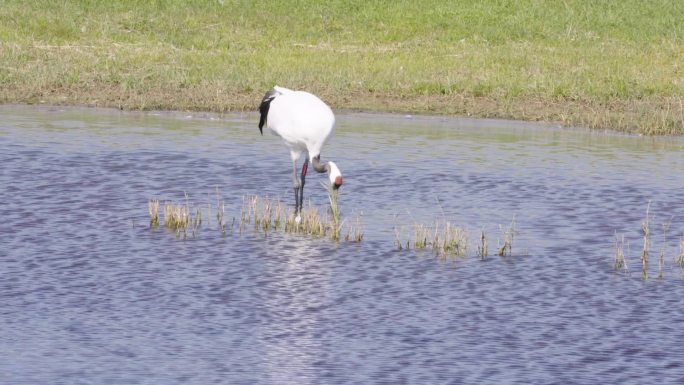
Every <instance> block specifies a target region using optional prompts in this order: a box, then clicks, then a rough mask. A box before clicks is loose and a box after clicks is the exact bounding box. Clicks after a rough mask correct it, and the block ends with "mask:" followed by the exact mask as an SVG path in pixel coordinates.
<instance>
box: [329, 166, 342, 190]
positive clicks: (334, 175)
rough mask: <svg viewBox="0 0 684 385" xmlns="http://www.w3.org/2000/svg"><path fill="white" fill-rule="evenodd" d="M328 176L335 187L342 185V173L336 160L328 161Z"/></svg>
mask: <svg viewBox="0 0 684 385" xmlns="http://www.w3.org/2000/svg"><path fill="white" fill-rule="evenodd" d="M328 178H330V185H331V186H332V188H333V189H335V190H337V189H338V188H340V186H342V173H341V172H340V169H339V168H337V165H336V164H335V162H328Z"/></svg>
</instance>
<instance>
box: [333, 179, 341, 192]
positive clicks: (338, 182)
mask: <svg viewBox="0 0 684 385" xmlns="http://www.w3.org/2000/svg"><path fill="white" fill-rule="evenodd" d="M340 186H342V176H337V177H335V183H333V189H334V190H337V189H338V188H340Z"/></svg>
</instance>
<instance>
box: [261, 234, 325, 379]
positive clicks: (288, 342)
mask: <svg viewBox="0 0 684 385" xmlns="http://www.w3.org/2000/svg"><path fill="white" fill-rule="evenodd" d="M275 238H276V237H273V238H272V239H271V240H270V242H269V243H270V245H269V251H268V258H269V259H268V260H267V261H266V265H267V267H266V269H267V270H270V271H267V272H266V274H268V275H269V276H271V277H274V279H269V280H268V281H267V283H265V285H266V286H267V287H265V288H263V292H264V297H263V298H264V303H263V305H264V307H265V311H266V313H267V314H268V316H269V318H270V319H269V321H270V322H267V323H262V324H260V325H259V329H258V330H256V331H255V332H256V333H257V334H258V335H257V336H256V337H257V340H258V341H260V343H261V344H262V346H261V349H260V350H261V351H262V352H264V366H265V368H264V369H266V371H267V372H268V373H270V374H271V379H272V380H273V381H274V382H277V383H297V384H301V383H302V381H306V380H307V379H308V380H313V379H314V378H315V377H316V375H317V372H316V370H315V367H314V364H315V362H316V361H319V360H321V359H323V356H324V355H325V349H324V346H322V342H321V338H320V337H321V334H322V333H323V332H324V330H323V329H324V328H325V326H324V325H325V323H326V322H329V320H328V321H326V320H325V309H326V308H327V307H328V306H329V305H330V304H331V303H332V298H331V297H332V293H331V292H330V280H331V268H332V266H331V264H332V263H333V262H334V260H332V259H331V258H330V256H331V255H332V254H333V253H332V249H334V248H335V247H336V245H334V244H330V243H329V242H325V241H321V240H314V239H306V238H301V237H291V238H279V237H278V239H275ZM276 277H277V278H276Z"/></svg>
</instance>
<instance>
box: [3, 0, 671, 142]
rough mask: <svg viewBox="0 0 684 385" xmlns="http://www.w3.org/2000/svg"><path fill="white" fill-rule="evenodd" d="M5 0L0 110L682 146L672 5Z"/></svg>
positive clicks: (659, 1)
mask: <svg viewBox="0 0 684 385" xmlns="http://www.w3.org/2000/svg"><path fill="white" fill-rule="evenodd" d="M141 3H142V4H140V3H138V2H133V1H113V2H109V1H59V2H55V1H34V2H23V1H13V0H9V1H4V2H3V5H2V6H1V7H0V102H22V103H24V102H26V103H34V102H40V101H45V102H49V103H76V104H88V105H98V106H116V107H120V108H128V109H180V110H211V111H234V110H254V109H255V108H256V106H257V104H258V102H259V101H260V98H261V96H263V93H264V92H265V91H266V90H267V89H269V88H270V87H271V86H273V85H274V84H279V85H283V86H287V87H291V88H302V89H307V90H310V91H312V92H314V93H317V94H319V95H320V96H322V98H323V99H324V100H326V101H328V102H329V103H330V104H331V105H332V106H333V107H334V108H344V109H363V110H384V111H406V112H418V113H439V114H458V115H469V116H480V117H502V118H514V119H525V120H542V121H557V122H561V123H564V124H568V125H583V126H588V127H594V128H613V129H619V130H623V131H628V132H639V133H644V134H684V107H683V104H684V65H682V64H681V63H684V23H682V22H681V20H684V6H682V5H681V2H680V1H676V0H672V1H666V0H654V1H637V0H626V1H621V2H610V1H580V0H574V1H573V0H567V1H563V2H561V1H552V2H549V1H541V0H537V1H532V0H530V1H489V2H479V1H462V2H444V1H436V0H435V1H433V0H426V1H422V2H413V1H411V2H409V1H386V2H385V1H376V2H367V1H327V2H315V1H294V0H281V1H264V2H259V3H253V2H248V1H230V0H221V1H173V0H169V1H161V0H159V1H150V2H141Z"/></svg>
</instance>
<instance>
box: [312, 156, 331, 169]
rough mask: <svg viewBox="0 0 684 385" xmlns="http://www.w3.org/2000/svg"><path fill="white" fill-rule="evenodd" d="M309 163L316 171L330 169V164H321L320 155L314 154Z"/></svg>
mask: <svg viewBox="0 0 684 385" xmlns="http://www.w3.org/2000/svg"><path fill="white" fill-rule="evenodd" d="M311 165H312V166H313V168H314V170H316V171H317V172H328V171H330V166H328V164H327V163H325V164H321V156H320V155H316V156H314V157H313V159H311Z"/></svg>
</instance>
